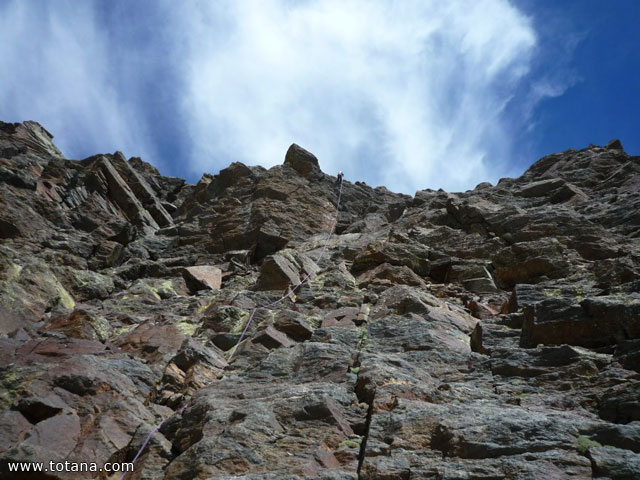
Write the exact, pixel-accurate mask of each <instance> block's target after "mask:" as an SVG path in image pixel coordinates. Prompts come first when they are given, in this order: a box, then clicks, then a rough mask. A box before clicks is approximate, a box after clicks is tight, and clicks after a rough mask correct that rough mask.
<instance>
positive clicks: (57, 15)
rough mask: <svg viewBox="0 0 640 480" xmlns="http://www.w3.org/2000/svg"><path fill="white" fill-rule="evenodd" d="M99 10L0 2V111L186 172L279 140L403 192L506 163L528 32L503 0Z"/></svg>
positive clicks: (245, 156)
mask: <svg viewBox="0 0 640 480" xmlns="http://www.w3.org/2000/svg"><path fill="white" fill-rule="evenodd" d="M109 5H111V7H110V8H106V7H105V6H104V4H101V3H99V2H96V3H86V2H80V3H78V2H70V3H63V2H56V3H47V2H36V1H15V2H9V3H7V4H5V5H4V6H3V7H0V68H1V69H2V70H1V71H2V74H0V75H1V76H2V77H1V78H2V89H0V112H1V116H2V117H3V119H6V118H7V117H9V118H11V119H15V120H18V119H26V118H32V119H36V120H39V121H41V122H42V123H43V124H44V125H45V126H46V127H47V128H48V129H49V130H51V131H52V132H53V133H54V134H55V135H56V140H57V141H58V143H59V144H61V147H62V148H63V150H64V151H66V152H71V154H72V155H74V154H76V153H77V152H82V153H86V154H89V153H93V152H95V151H105V150H107V151H113V150H115V149H116V148H118V149H122V150H124V151H125V153H126V154H128V155H138V154H142V155H146V156H147V159H149V160H151V161H152V162H154V163H156V164H157V163H165V164H167V165H169V164H171V168H170V170H171V172H172V173H176V174H182V175H184V174H185V173H186V172H187V171H189V172H190V173H191V175H190V176H191V178H193V175H194V174H200V173H202V172H203V171H209V172H216V171H217V170H218V169H220V168H223V167H225V166H226V165H228V164H229V162H231V161H237V160H239V161H243V162H245V163H248V164H262V165H264V166H271V165H274V164H278V163H281V162H282V160H283V157H284V153H285V151H286V148H287V147H288V145H289V144H291V143H292V142H296V143H299V144H301V145H302V146H304V147H305V148H307V149H309V150H310V151H312V152H314V153H315V154H316V155H317V156H318V157H319V159H320V162H321V166H322V167H323V169H324V170H325V171H327V172H329V173H335V172H336V171H337V170H343V171H345V174H346V177H347V178H348V179H350V180H365V181H367V182H368V183H370V184H375V185H382V184H384V185H386V186H387V187H389V188H391V189H393V190H399V191H405V192H408V193H413V192H414V191H415V190H417V189H422V188H427V187H431V188H438V187H443V188H446V189H449V190H459V189H466V188H470V187H473V186H474V185H475V183H478V182H480V181H484V180H487V179H489V180H495V179H497V178H498V177H500V176H502V175H503V174H504V173H505V172H506V171H507V170H508V165H507V162H506V161H507V159H508V158H509V154H510V151H511V149H512V144H511V141H510V137H511V132H512V129H513V128H514V125H513V123H512V119H510V118H507V117H506V116H505V115H504V112H505V107H506V105H507V104H509V102H512V103H513V102H514V101H516V100H514V97H515V96H516V95H517V92H518V91H519V90H518V89H519V88H520V91H521V88H522V82H523V80H524V79H525V78H526V77H527V73H528V72H529V69H530V67H531V62H532V55H533V54H534V51H535V46H536V34H535V31H534V28H533V27H532V24H531V21H530V19H529V18H528V17H526V16H525V15H524V14H522V13H521V12H520V11H519V10H518V9H517V8H515V7H514V6H513V5H512V4H510V3H509V2H508V1H507V0H478V1H474V2H468V1H456V0H451V1H448V2H442V1H439V0H405V1H402V2H392V1H384V0H381V1H379V2H369V1H364V0H351V1H344V0H323V1H315V0H306V1H302V2H294V1H291V0H259V1H258V0H256V1H250V0H247V1H242V2H237V1H230V0H228V1H224V0H221V1H218V2H195V1H194V2H187V3H186V4H185V3H184V2H181V3H177V2H169V1H165V2H163V3H155V2H154V3H149V4H144V5H143V6H140V5H136V6H132V5H133V4H132V3H131V2H125V1H121V2H114V3H110V4H109ZM114 5H115V6H114ZM150 32H151V33H150ZM539 86H540V88H543V87H545V86H544V85H543V84H540V85H539ZM545 88H546V87H545ZM549 88H551V90H549V89H547V90H544V89H543V90H544V91H543V90H540V92H539V93H540V94H539V95H538V97H540V98H543V97H544V96H545V95H546V96H548V95H550V94H551V95H552V94H554V93H555V90H553V88H554V85H553V83H550V84H549ZM531 98H534V97H531ZM532 101H533V103H535V101H537V100H532ZM531 108H533V107H531ZM150 112H152V113H150ZM159 124H162V125H163V127H162V128H159V127H158V125H159ZM160 146H162V148H161V147H160ZM176 151H178V152H181V156H182V158H176V156H175V152H176ZM167 152H170V153H167Z"/></svg>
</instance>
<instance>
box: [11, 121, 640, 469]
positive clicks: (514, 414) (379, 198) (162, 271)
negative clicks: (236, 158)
mask: <svg viewBox="0 0 640 480" xmlns="http://www.w3.org/2000/svg"><path fill="white" fill-rule="evenodd" d="M337 201H338V187H337V186H336V181H335V177H331V176H329V175H327V174H325V173H323V172H322V171H321V170H320V167H319V163H318V160H317V159H316V158H315V157H314V156H313V155H312V154H311V153H309V152H307V151H306V150H304V149H302V148H301V147H299V146H297V145H292V146H291V148H290V149H289V151H288V152H287V153H286V155H285V160H284V163H283V164H282V165H279V166H276V167H273V168H271V169H269V170H266V169H264V168H261V167H248V166H245V165H243V164H240V163H234V164H232V165H231V166H229V167H228V168H226V169H223V170H222V171H220V172H219V173H218V174H217V175H209V174H205V175H203V177H202V178H201V180H200V181H199V182H198V184H197V185H188V184H186V183H185V182H184V180H181V179H177V178H172V177H165V176H162V175H161V174H160V172H158V171H157V170H156V169H155V168H154V167H152V166H151V165H149V164H148V163H145V162H144V161H142V160H141V159H139V158H131V159H129V160H127V159H126V158H125V157H124V156H123V155H122V154H121V153H119V152H116V153H114V154H102V155H95V156H93V157H90V158H88V159H85V160H67V159H65V158H64V157H63V156H62V153H61V152H60V151H59V150H58V149H57V148H56V147H55V145H54V144H53V143H52V136H51V135H50V134H49V133H48V132H47V131H46V130H45V129H44V128H43V127H41V126H40V125H38V124H37V123H35V122H25V123H22V124H7V123H0V472H2V474H3V475H8V474H9V473H8V468H9V462H13V461H43V462H49V461H64V460H70V461H82V462H87V461H95V462H98V463H103V462H107V461H110V462H117V461H131V460H132V459H133V458H134V456H135V455H136V452H137V451H138V449H139V448H140V447H141V446H142V445H143V443H144V442H145V439H146V437H147V435H148V434H149V433H150V432H151V431H152V429H153V428H154V425H157V424H158V423H159V422H160V421H162V420H163V419H164V420H165V422H164V423H163V425H162V427H161V428H160V430H159V432H158V433H156V434H155V435H154V436H153V437H152V440H151V442H150V443H149V445H148V446H147V448H146V449H145V450H144V452H143V454H142V455H141V457H140V458H139V459H138V461H137V462H136V471H135V472H134V473H131V474H129V475H127V477H126V478H127V479H143V478H154V479H155V478H165V479H167V480H169V479H184V480H187V479H189V480H191V479H198V480H204V479H213V478H216V479H232V478H233V479H246V480H249V479H281V478H284V479H302V478H316V479H335V480H338V479H387V480H392V479H408V478H412V479H413V478H425V479H429V478H432V479H444V478H447V479H488V478H492V479H493V478H495V479H498V478H504V479H539V478H549V479H551V478H554V479H555V478H558V479H560V478H563V479H564V478H576V479H582V478H610V479H633V478H640V470H639V469H640V467H639V465H640V461H639V458H640V400H639V399H640V308H639V305H640V240H639V238H640V216H639V213H638V212H640V158H639V157H634V156H631V155H628V154H627V153H625V152H624V150H623V149H622V145H621V144H620V142H616V141H612V142H610V143H609V144H608V145H607V146H606V147H597V146H589V147H588V148H585V149H582V150H578V151H576V150H568V151H566V152H563V153H560V154H554V155H549V156H547V157H544V158H542V159H540V160H539V161H537V162H536V163H534V164H533V165H532V166H531V167H530V168H529V169H528V170H527V171H526V172H525V173H524V174H523V175H522V176H521V177H519V178H515V179H502V180H501V181H500V182H499V183H498V184H497V185H495V186H492V185H491V184H487V183H482V184H480V185H478V186H477V187H476V188H475V189H474V190H471V191H467V192H462V193H447V192H443V191H433V190H423V191H420V192H417V193H416V194H415V196H413V197H409V196H407V195H400V194H395V193H392V192H389V191H388V190H386V189H385V188H382V187H378V188H371V187H369V186H367V185H366V184H364V183H360V182H356V183H355V184H352V183H350V182H347V181H345V182H344V184H343V188H342V199H341V202H340V205H339V206H338V205H337ZM337 207H339V209H338V210H339V211H338V212H336V208H337ZM336 213H337V225H336V229H335V233H334V235H333V236H332V237H331V239H330V240H329V241H327V238H328V237H327V235H328V232H329V229H330V227H331V226H332V225H333V223H334V220H335V218H336ZM307 276H309V281H307V282H304V283H302V284H301V282H302V281H303V280H304V279H305V278H306V277H307ZM285 294H288V296H287V297H286V298H283V295H285ZM267 304H272V305H271V306H270V307H268V308H257V307H262V306H264V305H267ZM256 308H257V309H256ZM254 309H256V310H255V311H254ZM252 311H254V314H253V317H252V318H253V322H252V323H251V325H248V324H247V322H248V320H249V318H250V317H251V312H252ZM243 331H245V335H244V336H243V335H242V333H243ZM232 352H233V354H232ZM14 478H48V479H52V478H53V479H55V478H61V479H62V478H78V479H79V478H87V474H86V473H83V474H77V473H76V474H74V473H62V472H57V473H53V472H49V473H48V474H47V476H46V477H44V476H41V477H34V476H31V477H28V476H22V477H19V476H15V477H14ZM109 478H110V477H109Z"/></svg>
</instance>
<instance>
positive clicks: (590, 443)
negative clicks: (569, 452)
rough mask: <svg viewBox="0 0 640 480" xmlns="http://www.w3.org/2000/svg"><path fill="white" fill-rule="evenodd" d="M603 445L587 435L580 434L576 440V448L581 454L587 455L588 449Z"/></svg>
mask: <svg viewBox="0 0 640 480" xmlns="http://www.w3.org/2000/svg"><path fill="white" fill-rule="evenodd" d="M601 446H602V445H601V444H600V443H598V442H596V441H595V440H591V439H590V438H589V437H585V436H584V435H580V436H579V437H578V440H577V442H576V448H577V449H578V452H580V454H581V455H585V454H586V453H587V450H589V448H591V447H601Z"/></svg>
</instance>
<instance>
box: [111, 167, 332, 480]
mask: <svg viewBox="0 0 640 480" xmlns="http://www.w3.org/2000/svg"><path fill="white" fill-rule="evenodd" d="M342 177H343V175H342V172H339V173H338V178H337V183H338V184H339V185H340V188H339V190H338V201H337V203H336V214H335V217H334V218H333V221H332V222H331V226H330V227H329V235H327V238H326V240H325V242H324V245H323V246H322V250H321V251H320V255H318V258H317V259H316V262H315V263H316V264H319V263H320V261H321V260H322V259H323V258H324V255H325V253H326V252H327V248H328V247H329V242H330V241H331V237H332V236H333V231H334V230H335V228H336V225H337V223H338V217H339V215H340V201H341V200H342V185H343V180H342ZM312 275H313V272H307V274H306V275H305V276H304V277H303V279H302V280H301V281H300V282H298V283H297V284H296V285H294V286H293V287H292V288H290V289H289V291H288V292H287V293H286V294H285V295H283V296H282V297H280V298H279V299H277V300H276V301H274V302H271V303H267V304H265V305H260V306H258V307H254V308H253V310H251V315H249V319H248V320H247V323H246V324H245V326H244V329H243V330H242V333H241V334H240V338H239V339H238V341H237V342H236V344H235V345H234V346H233V349H232V350H231V353H230V354H229V358H228V359H227V366H228V365H230V364H231V360H232V359H233V356H234V355H235V353H236V351H237V349H238V346H239V345H240V344H241V343H242V341H243V340H244V337H245V336H246V334H247V331H249V327H250V326H251V323H252V322H253V317H254V316H255V314H256V312H257V311H258V310H269V309H270V308H272V307H274V306H276V305H277V304H279V303H280V302H282V301H284V300H286V299H287V298H289V297H291V295H293V294H294V293H295V292H296V290H298V289H299V288H300V287H301V286H302V285H304V284H305V283H307V282H308V281H309V279H310V278H311V276H312ZM225 368H226V367H225ZM225 368H223V369H222V371H223V372H224V370H225ZM185 408H186V404H185V405H184V406H183V407H182V408H181V409H180V410H178V411H177V412H176V413H182V411H183V410H184V409H185ZM174 415H175V414H174ZM166 420H167V419H166V418H165V419H164V420H162V421H161V422H160V423H159V424H158V425H156V427H155V428H154V429H153V430H151V432H150V433H149V435H147V438H146V439H145V441H144V443H143V444H142V446H141V447H140V449H139V450H138V453H136V456H135V457H133V460H132V462H131V463H132V464H135V463H136V460H138V458H139V457H140V455H142V452H144V449H145V448H146V447H147V445H148V444H149V442H150V441H151V439H152V438H153V436H154V435H155V434H156V433H157V432H158V430H160V428H161V427H162V425H163V424H164V422H165V421H166ZM127 473H129V472H125V473H123V474H122V476H121V477H120V480H124V477H125V476H126V475H127Z"/></svg>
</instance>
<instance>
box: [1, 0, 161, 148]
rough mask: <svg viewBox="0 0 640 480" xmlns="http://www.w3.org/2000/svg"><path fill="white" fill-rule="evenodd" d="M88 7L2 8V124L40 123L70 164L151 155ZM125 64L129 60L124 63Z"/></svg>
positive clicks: (39, 5) (66, 4)
mask: <svg viewBox="0 0 640 480" xmlns="http://www.w3.org/2000/svg"><path fill="white" fill-rule="evenodd" d="M98 20H99V19H98V18H97V16H96V11H95V9H94V8H93V6H92V5H91V4H89V3H86V2H64V1H56V2H29V1H19V0H16V1H13V2H8V3H6V4H4V5H3V6H0V72H2V73H0V75H1V85H2V88H0V109H1V112H2V114H1V116H2V118H1V119H2V120H3V121H23V120H36V121H38V122H40V123H41V124H43V125H44V126H45V128H47V129H48V130H49V131H51V132H52V133H53V134H54V135H55V137H56V138H55V142H56V144H57V145H58V146H59V147H60V148H61V150H62V151H63V153H65V155H66V156H68V157H84V156H89V155H92V154H94V153H104V152H113V151H115V150H123V151H125V152H126V153H128V154H130V155H140V154H142V155H149V154H150V152H151V151H152V149H151V147H150V146H149V141H148V138H147V135H146V133H145V131H146V128H145V125H144V122H142V121H141V120H140V115H139V112H138V111H136V109H135V106H134V105H131V104H128V103H127V102H125V101H124V99H123V95H122V92H121V91H118V88H117V86H118V83H117V82H116V81H115V79H116V78H117V76H119V75H121V74H122V71H123V70H122V69H121V68H120V67H121V65H117V64H116V67H115V68H114V66H113V64H112V63H111V62H110V58H109V57H110V55H113V54H114V50H113V45H110V44H109V43H108V41H107V36H106V31H105V28H104V26H101V25H100V24H99V21H98ZM122 60H123V62H122V63H126V60H127V59H126V58H122Z"/></svg>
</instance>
